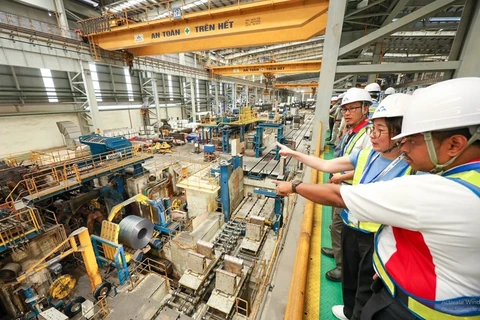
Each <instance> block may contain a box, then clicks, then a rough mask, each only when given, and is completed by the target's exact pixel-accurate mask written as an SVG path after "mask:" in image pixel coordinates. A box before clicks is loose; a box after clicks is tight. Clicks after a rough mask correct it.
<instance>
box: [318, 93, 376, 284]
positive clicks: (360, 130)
mask: <svg viewBox="0 0 480 320" xmlns="http://www.w3.org/2000/svg"><path fill="white" fill-rule="evenodd" d="M371 103H372V100H371V98H370V94H369V93H368V91H367V90H365V89H360V88H351V89H348V90H347V92H345V95H344V96H343V99H342V102H341V104H340V107H339V109H340V113H341V114H342V115H343V118H344V121H345V124H346V126H347V128H348V130H347V132H346V133H345V134H344V135H343V136H342V138H341V140H340V143H339V145H338V146H337V148H336V150H335V156H337V157H343V156H345V155H349V154H352V153H354V152H355V151H357V150H361V149H365V148H371V147H372V145H371V142H370V138H369V137H368V135H367V134H366V132H367V127H369V126H370V125H369V121H368V118H367V115H368V109H369V107H370V105H371ZM333 172H335V171H333ZM337 172H339V171H337ZM352 178H353V171H349V172H345V171H342V172H340V173H337V174H335V175H333V176H332V177H331V179H330V182H331V183H335V184H352ZM341 212H342V209H341V208H333V212H332V226H331V229H330V234H331V237H332V248H327V247H324V248H322V253H323V254H324V255H326V256H328V257H333V258H335V263H336V267H335V268H334V269H332V270H329V271H327V272H326V274H325V276H326V278H327V279H328V280H330V281H335V282H340V281H342V229H343V222H342V218H341V216H340V214H341Z"/></svg>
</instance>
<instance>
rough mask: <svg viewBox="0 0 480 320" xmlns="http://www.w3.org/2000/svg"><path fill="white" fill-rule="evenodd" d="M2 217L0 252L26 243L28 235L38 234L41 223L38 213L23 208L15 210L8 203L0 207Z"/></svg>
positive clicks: (0, 224) (0, 223)
mask: <svg viewBox="0 0 480 320" xmlns="http://www.w3.org/2000/svg"><path fill="white" fill-rule="evenodd" d="M0 212H1V213H2V217H1V218H0V252H2V251H5V250H6V249H8V248H10V247H15V246H16V245H17V244H19V243H20V244H22V243H25V242H27V241H28V238H29V236H30V235H32V234H34V233H39V232H40V229H41V228H42V221H41V220H40V218H39V215H38V211H37V212H36V211H34V210H33V209H32V208H29V207H25V208H23V209H20V210H18V211H17V210H16V209H15V207H14V206H13V205H12V204H10V203H5V204H3V205H1V206H0Z"/></svg>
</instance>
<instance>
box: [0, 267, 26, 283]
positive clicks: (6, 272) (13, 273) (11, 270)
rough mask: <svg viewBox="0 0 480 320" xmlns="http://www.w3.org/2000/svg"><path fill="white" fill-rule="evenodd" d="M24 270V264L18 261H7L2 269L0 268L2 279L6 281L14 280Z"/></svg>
mask: <svg viewBox="0 0 480 320" xmlns="http://www.w3.org/2000/svg"><path fill="white" fill-rule="evenodd" d="M20 271H22V266H21V265H20V264H18V263H16V262H10V263H7V264H6V265H5V266H4V267H3V268H2V270H0V279H3V280H4V281H5V282H8V281H13V280H15V278H16V277H17V276H18V275H19V273H20Z"/></svg>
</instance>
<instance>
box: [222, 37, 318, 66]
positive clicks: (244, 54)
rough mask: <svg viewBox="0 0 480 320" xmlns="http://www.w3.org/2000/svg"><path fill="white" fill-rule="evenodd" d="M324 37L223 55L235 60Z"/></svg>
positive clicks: (315, 40)
mask: <svg viewBox="0 0 480 320" xmlns="http://www.w3.org/2000/svg"><path fill="white" fill-rule="evenodd" d="M323 39H324V37H323V36H321V37H315V38H312V39H309V40H307V41H297V42H291V43H282V44H276V45H272V46H266V47H263V48H258V49H252V50H244V52H236V53H233V54H231V56H230V55H225V54H224V55H223V56H224V57H225V58H224V59H227V60H234V59H237V58H240V57H242V56H248V55H251V54H256V53H262V52H265V51H271V50H278V49H285V48H290V47H296V46H299V45H303V44H309V43H312V42H319V41H323Z"/></svg>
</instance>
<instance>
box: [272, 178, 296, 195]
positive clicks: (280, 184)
mask: <svg viewBox="0 0 480 320" xmlns="http://www.w3.org/2000/svg"><path fill="white" fill-rule="evenodd" d="M272 182H273V183H275V184H276V185H277V188H276V189H275V192H276V193H277V194H278V195H279V196H288V195H289V194H290V193H292V192H293V190H292V183H291V182H286V181H278V180H272Z"/></svg>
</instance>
